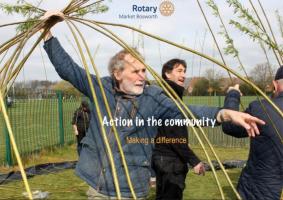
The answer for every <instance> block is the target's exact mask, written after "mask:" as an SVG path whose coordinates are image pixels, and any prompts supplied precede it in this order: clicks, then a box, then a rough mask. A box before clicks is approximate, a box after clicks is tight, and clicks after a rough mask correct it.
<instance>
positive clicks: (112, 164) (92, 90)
mask: <svg viewBox="0 0 283 200" xmlns="http://www.w3.org/2000/svg"><path fill="white" fill-rule="evenodd" d="M66 23H67V25H68V27H69V28H70V30H71V32H72V35H73V36H74V39H75V41H76V44H77V46H78V48H79V52H80V55H81V58H82V61H83V64H84V68H85V70H86V74H87V79H88V83H89V86H90V90H91V94H92V97H93V101H94V104H95V108H96V110H97V116H98V120H99V123H100V125H101V133H102V138H103V140H104V143H105V146H106V149H107V154H108V159H109V162H110V166H111V170H112V175H113V180H114V185H115V189H116V193H117V198H118V199H121V193H120V187H119V181H118V177H117V171H116V167H115V162H114V159H113V154H112V150H111V147H110V144H109V141H108V138H107V134H106V131H105V129H104V126H103V120H102V114H101V110H100V108H99V105H98V99H97V96H96V93H95V89H94V87H93V83H92V80H91V76H90V72H89V69H88V66H87V62H86V59H85V57H84V54H83V51H82V48H81V46H80V43H79V41H78V38H77V36H76V34H75V32H74V30H73V28H72V27H71V25H70V24H69V22H68V21H66Z"/></svg>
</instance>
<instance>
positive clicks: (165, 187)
mask: <svg viewBox="0 0 283 200" xmlns="http://www.w3.org/2000/svg"><path fill="white" fill-rule="evenodd" d="M152 168H153V169H154V171H155V173H156V200H161V199H162V200H164V199H168V200H169V199H170V200H179V199H182V198H183V191H184V189H185V180H186V175H187V173H188V167H187V164H186V163H184V162H182V161H181V160H180V159H178V158H177V157H168V156H160V155H158V156H156V155H154V156H153V158H152Z"/></svg>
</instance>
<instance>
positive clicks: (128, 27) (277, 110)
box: [72, 18, 283, 143]
mask: <svg viewBox="0 0 283 200" xmlns="http://www.w3.org/2000/svg"><path fill="white" fill-rule="evenodd" d="M72 19H79V20H80V18H72ZM83 20H85V21H88V22H93V23H98V24H103V25H109V26H118V27H124V28H127V29H132V30H135V31H137V32H139V33H142V34H144V35H146V36H148V37H151V38H154V39H157V40H160V41H162V42H165V43H167V44H170V45H172V46H175V47H178V48H181V49H184V50H186V51H189V52H191V53H194V54H196V55H198V56H201V57H203V58H205V59H207V60H209V61H211V62H213V63H215V64H217V65H219V66H220V67H222V68H224V69H226V70H228V71H229V72H230V73H231V74H233V75H235V76H237V77H238V78H239V79H241V80H242V81H243V82H245V83H247V84H248V85H250V86H252V87H253V88H254V89H255V90H256V91H257V92H258V93H259V94H260V95H261V96H262V97H263V98H264V99H265V100H266V101H267V102H268V103H269V104H270V105H271V106H272V107H273V108H274V109H275V110H276V112H277V113H278V114H279V115H280V116H281V117H282V118H283V113H282V111H281V110H280V108H278V106H276V104H274V103H273V102H272V101H271V100H270V98H269V97H268V96H266V94H265V93H264V92H262V91H261V90H260V89H259V88H258V87H257V86H256V85H255V84H254V83H252V82H251V81H250V80H248V79H246V78H244V77H242V76H241V75H240V74H239V73H237V72H236V71H234V70H232V69H231V68H230V67H228V66H226V65H224V64H223V63H221V62H219V61H218V60H216V59H214V58H212V57H210V56H207V55H205V54H203V53H200V52H198V51H195V50H193V49H191V48H188V47H185V46H182V45H179V44H177V43H174V42H171V41H169V40H166V39H164V38H161V37H158V36H156V35H153V34H150V33H147V32H145V31H142V30H139V29H137V28H135V27H131V26H127V25H124V24H115V23H108V22H101V21H95V20H87V19H83ZM280 139H281V143H283V139H282V137H280Z"/></svg>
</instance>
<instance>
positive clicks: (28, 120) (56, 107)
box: [0, 91, 81, 165]
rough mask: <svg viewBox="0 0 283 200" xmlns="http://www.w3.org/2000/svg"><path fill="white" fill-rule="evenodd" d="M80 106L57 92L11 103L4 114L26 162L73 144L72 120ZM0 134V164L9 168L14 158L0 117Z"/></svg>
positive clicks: (14, 100)
mask: <svg viewBox="0 0 283 200" xmlns="http://www.w3.org/2000/svg"><path fill="white" fill-rule="evenodd" d="M46 92H47V91H42V93H44V94H45V93H46ZM80 102H81V98H73V97H70V96H68V97H67V98H66V97H65V96H64V95H63V94H62V92H60V91H57V92H55V91H48V95H40V96H38V95H36V96H32V95H28V96H25V97H21V98H15V99H13V103H12V104H11V105H10V106H8V107H7V111H8V116H9V118H10V122H11V126H12V130H13V133H14V136H15V140H16V143H17V146H18V149H19V152H20V154H21V156H22V157H24V158H27V157H29V156H31V155H32V154H34V153H36V152H39V151H40V150H42V149H48V148H53V147H55V146H60V145H64V144H70V143H73V142H74V140H75V136H74V134H73V131H72V126H71V120H72V117H73V113H74V111H75V109H77V108H78V107H79V105H80ZM0 130H1V134H0V164H2V165H12V164H13V160H14V158H13V153H12V150H11V145H10V140H9V136H8V132H7V128H6V125H5V122H4V119H3V116H2V115H1V117H0Z"/></svg>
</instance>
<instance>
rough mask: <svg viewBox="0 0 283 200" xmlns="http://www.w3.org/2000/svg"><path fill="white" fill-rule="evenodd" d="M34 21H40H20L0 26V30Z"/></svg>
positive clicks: (34, 20)
mask: <svg viewBox="0 0 283 200" xmlns="http://www.w3.org/2000/svg"><path fill="white" fill-rule="evenodd" d="M36 21H40V20H39V19H33V20H26V21H20V22H12V23H8V24H1V25H0V28H2V27H6V26H13V25H19V24H23V23H27V22H36Z"/></svg>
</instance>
